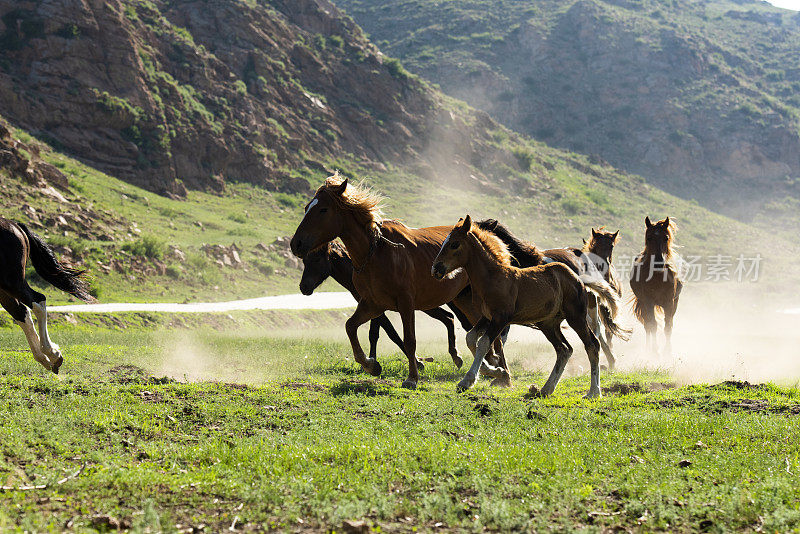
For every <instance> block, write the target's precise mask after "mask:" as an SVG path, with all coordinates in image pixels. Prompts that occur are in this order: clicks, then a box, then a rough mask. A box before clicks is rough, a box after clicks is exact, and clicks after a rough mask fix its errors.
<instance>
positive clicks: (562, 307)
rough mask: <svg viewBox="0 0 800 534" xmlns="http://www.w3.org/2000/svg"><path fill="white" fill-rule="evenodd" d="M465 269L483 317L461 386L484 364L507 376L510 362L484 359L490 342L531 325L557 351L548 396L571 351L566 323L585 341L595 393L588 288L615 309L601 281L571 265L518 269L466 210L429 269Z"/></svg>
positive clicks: (470, 336) (436, 272)
mask: <svg viewBox="0 0 800 534" xmlns="http://www.w3.org/2000/svg"><path fill="white" fill-rule="evenodd" d="M457 269H463V270H464V271H465V272H466V273H467V276H468V277H469V281H470V285H471V287H472V291H473V292H474V294H475V296H476V297H477V299H476V300H478V301H480V302H481V309H482V313H483V319H481V320H480V321H478V323H477V324H476V325H475V326H474V327H473V328H472V330H470V331H469V333H467V346H469V348H470V350H471V351H472V353H473V355H474V356H475V359H474V361H473V363H472V367H471V368H470V370H469V372H468V373H467V375H466V376H465V377H464V378H463V380H461V382H459V384H458V389H459V390H461V391H463V390H466V389H469V388H470V387H472V386H473V385H474V384H475V382H476V380H477V378H478V371H479V370H480V369H481V367H482V366H486V367H489V371H490V372H492V373H495V372H496V373H497V375H498V377H502V378H505V379H508V367H507V365H506V362H505V359H504V358H503V357H502V355H501V361H500V365H501V368H500V369H499V370H497V371H495V370H494V369H491V366H489V365H488V364H487V363H486V362H485V361H484V357H485V356H486V354H487V352H488V349H489V346H490V345H491V343H492V342H493V341H494V340H495V339H496V338H497V336H499V335H500V332H501V331H502V330H503V329H504V328H505V327H506V326H507V325H509V324H522V325H535V326H537V327H538V328H539V329H540V330H541V331H542V333H543V334H544V335H545V336H546V337H547V340H548V341H550V343H551V344H552V345H553V348H555V350H556V358H557V359H556V364H555V366H554V367H553V371H552V372H551V373H550V377H549V378H548V379H547V382H546V383H545V385H544V387H543V388H542V390H541V394H542V395H543V396H546V395H550V394H551V393H553V390H554V389H555V387H556V384H557V383H558V381H559V379H560V378H561V374H562V373H563V372H564V368H565V367H566V364H567V360H569V357H570V356H571V354H572V347H571V346H570V344H569V342H568V341H567V339H566V338H565V337H564V334H562V333H561V323H562V322H563V321H564V320H565V319H566V321H567V323H568V324H569V325H570V326H571V327H572V329H573V330H575V332H576V333H577V334H578V336H579V337H580V339H581V341H582V342H583V345H584V347H585V348H586V352H587V354H588V356H589V363H590V364H591V387H590V388H589V392H588V394H587V395H586V396H587V397H589V398H591V397H599V396H600V395H601V392H600V363H599V360H600V343H599V342H598V341H597V338H596V337H595V335H594V333H593V332H592V330H591V328H589V324H588V321H587V301H588V298H587V293H586V290H587V289H588V290H589V291H591V292H592V293H594V294H595V295H596V296H597V298H598V299H600V300H601V301H602V302H603V303H605V304H607V305H608V306H609V308H610V309H611V310H612V311H614V312H616V308H617V297H616V296H615V295H614V292H613V290H612V289H611V287H610V286H609V285H608V283H607V282H606V281H605V280H602V279H597V278H588V277H587V283H586V285H584V283H583V282H582V281H581V279H580V278H578V276H577V275H576V274H575V273H574V272H573V271H572V270H570V268H569V267H567V266H566V265H564V264H563V263H560V262H552V263H548V264H546V265H540V266H537V267H528V268H524V269H521V268H518V267H514V266H513V265H512V264H511V254H510V253H509V250H508V248H507V247H506V245H505V244H504V243H503V241H501V240H500V239H499V238H498V237H497V236H496V235H495V234H493V233H490V232H487V231H485V230H482V229H480V228H478V227H477V226H474V225H473V224H472V219H471V218H470V216H469V215H467V217H466V218H465V219H459V221H458V223H457V224H456V225H455V227H454V228H453V230H452V231H451V232H450V234H449V235H448V236H447V238H446V239H445V241H444V243H443V244H442V247H441V249H440V250H439V254H438V255H437V256H436V259H435V260H434V262H433V266H432V267H431V274H432V275H433V276H434V277H435V278H437V279H439V280H441V279H443V278H444V277H445V276H446V275H447V274H448V273H451V272H453V271H455V270H457Z"/></svg>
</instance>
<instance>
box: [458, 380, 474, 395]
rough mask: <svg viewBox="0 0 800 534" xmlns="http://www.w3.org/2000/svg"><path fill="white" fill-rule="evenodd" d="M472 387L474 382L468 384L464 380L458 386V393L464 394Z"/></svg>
mask: <svg viewBox="0 0 800 534" xmlns="http://www.w3.org/2000/svg"><path fill="white" fill-rule="evenodd" d="M471 387H472V382H467V381H465V380H462V381H461V382H459V383H458V384H456V391H457V392H459V393H464V392H465V391H467V390H468V389H469V388H471Z"/></svg>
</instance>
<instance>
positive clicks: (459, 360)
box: [451, 354, 464, 369]
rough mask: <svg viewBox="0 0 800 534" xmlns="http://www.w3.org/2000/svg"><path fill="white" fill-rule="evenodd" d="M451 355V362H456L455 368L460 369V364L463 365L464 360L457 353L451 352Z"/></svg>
mask: <svg viewBox="0 0 800 534" xmlns="http://www.w3.org/2000/svg"><path fill="white" fill-rule="evenodd" d="M451 356H452V357H453V363H454V364H456V369H461V366H462V365H464V360H463V359H462V358H461V356H459V355H458V354H451Z"/></svg>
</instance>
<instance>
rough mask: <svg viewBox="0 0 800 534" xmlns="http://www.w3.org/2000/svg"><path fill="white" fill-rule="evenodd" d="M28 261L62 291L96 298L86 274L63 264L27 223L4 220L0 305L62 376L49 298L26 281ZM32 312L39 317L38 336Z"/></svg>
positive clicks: (35, 353) (0, 233)
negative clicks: (50, 331)
mask: <svg viewBox="0 0 800 534" xmlns="http://www.w3.org/2000/svg"><path fill="white" fill-rule="evenodd" d="M28 259H30V260H31V263H32V264H33V268H34V269H35V270H36V272H37V273H39V276H41V277H42V278H43V279H44V280H46V281H47V282H49V283H50V284H52V285H54V286H55V287H57V288H58V289H60V290H61V291H65V292H67V293H69V294H70V295H73V296H75V297H77V298H79V299H81V300H83V301H86V302H92V301H94V298H93V297H92V296H91V295H89V293H88V288H87V286H86V283H85V282H84V280H83V275H84V273H85V271H82V270H77V269H72V268H71V267H69V266H67V265H64V264H63V263H61V262H59V261H58V260H57V259H56V257H55V256H54V255H53V251H52V250H51V249H50V247H48V246H47V243H45V242H44V241H42V239H41V238H40V237H39V236H37V235H36V234H34V233H33V232H31V231H30V230H29V229H28V228H27V227H26V226H25V225H24V224H22V223H14V222H12V221H9V220H7V219H4V218H2V217H0V304H2V306H3V308H5V310H6V311H7V312H8V313H9V314H10V315H11V317H12V318H13V319H14V322H15V323H17V324H18V325H19V327H20V328H22V331H23V332H24V333H25V337H26V338H27V339H28V345H29V346H30V348H31V353H32V354H33V357H34V358H35V359H36V361H37V362H39V363H40V364H42V366H43V367H44V368H45V369H47V370H49V371H52V372H53V373H55V374H58V370H59V369H60V368H61V364H62V363H63V362H64V358H63V357H62V356H61V350H60V349H59V347H58V345H56V344H55V343H53V342H52V341H51V340H50V335H49V334H48V332H47V300H46V298H45V296H44V295H42V294H41V293H39V292H38V291H35V290H34V289H32V288H31V287H30V286H29V285H28V282H26V281H25V267H26V265H27V263H28ZM30 310H33V313H34V315H36V322H37V323H38V325H39V333H38V334H37V333H36V328H34V325H33V318H32V317H31V313H30Z"/></svg>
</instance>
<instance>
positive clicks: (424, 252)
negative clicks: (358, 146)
mask: <svg viewBox="0 0 800 534" xmlns="http://www.w3.org/2000/svg"><path fill="white" fill-rule="evenodd" d="M380 202H381V198H380V197H378V196H377V195H374V194H372V193H371V192H369V191H368V190H366V189H363V188H360V187H356V186H352V185H349V184H348V183H347V180H342V179H341V178H339V176H338V175H334V176H331V177H329V178H328V179H327V180H326V182H325V184H324V185H323V186H321V187H320V188H319V189H318V190H317V192H316V194H315V195H314V198H313V199H312V200H311V202H309V204H308V206H307V208H306V214H305V216H304V218H303V220H302V221H301V222H300V225H299V226H298V227H297V231H296V232H295V235H294V236H293V237H292V241H291V247H292V252H293V253H294V254H295V255H296V256H298V257H300V258H303V257H305V256H306V255H307V254H308V253H309V252H310V251H311V250H314V249H315V248H317V247H319V246H321V245H322V244H324V243H327V242H329V241H332V240H334V239H336V238H337V237H338V238H340V239H341V240H342V242H343V243H344V245H345V247H346V248H347V251H348V253H349V254H350V257H351V259H352V261H353V267H354V271H353V284H354V285H355V288H356V291H357V293H358V295H359V296H360V300H359V302H358V306H357V307H356V311H355V312H354V313H353V315H352V316H351V317H350V318H349V319H348V320H347V322H346V323H345V330H346V332H347V336H348V338H349V339H350V344H351V346H352V348H353V356H354V358H355V360H356V361H357V362H358V363H359V364H360V365H361V366H362V368H363V369H364V370H366V371H367V372H369V373H370V374H372V375H373V376H378V375H380V373H381V366H380V364H379V363H378V362H377V360H375V359H374V358H369V359H368V358H366V357H365V355H364V351H363V350H362V348H361V344H360V343H359V340H358V335H357V334H358V327H359V326H361V325H362V324H364V323H365V322H367V321H369V320H370V319H374V318H375V317H378V316H379V315H381V314H382V313H384V312H385V311H387V310H391V311H397V312H398V313H400V317H401V319H402V322H403V347H404V352H405V354H406V357H407V358H408V361H409V365H408V366H409V374H408V378H407V379H406V380H405V381H404V382H403V386H404V387H407V388H415V387H416V385H417V381H418V380H419V372H418V367H417V359H416V334H415V322H414V311H415V310H430V309H432V308H436V307H438V306H442V305H444V304H447V303H449V302H450V301H452V300H454V299H455V298H456V297H457V296H458V295H459V293H460V292H461V291H462V290H463V289H464V288H465V287H466V285H467V277H466V275H465V274H463V273H456V274H454V276H451V277H449V278H447V279H446V280H442V281H436V280H433V279H432V278H431V276H430V274H429V273H430V265H431V262H432V261H433V258H434V257H435V256H436V254H437V252H438V249H439V247H440V246H441V243H442V241H444V239H445V237H446V235H447V233H448V232H449V228H448V227H435V228H408V227H407V226H405V225H403V224H402V223H399V222H396V221H384V220H383V218H382V216H381V213H380Z"/></svg>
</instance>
